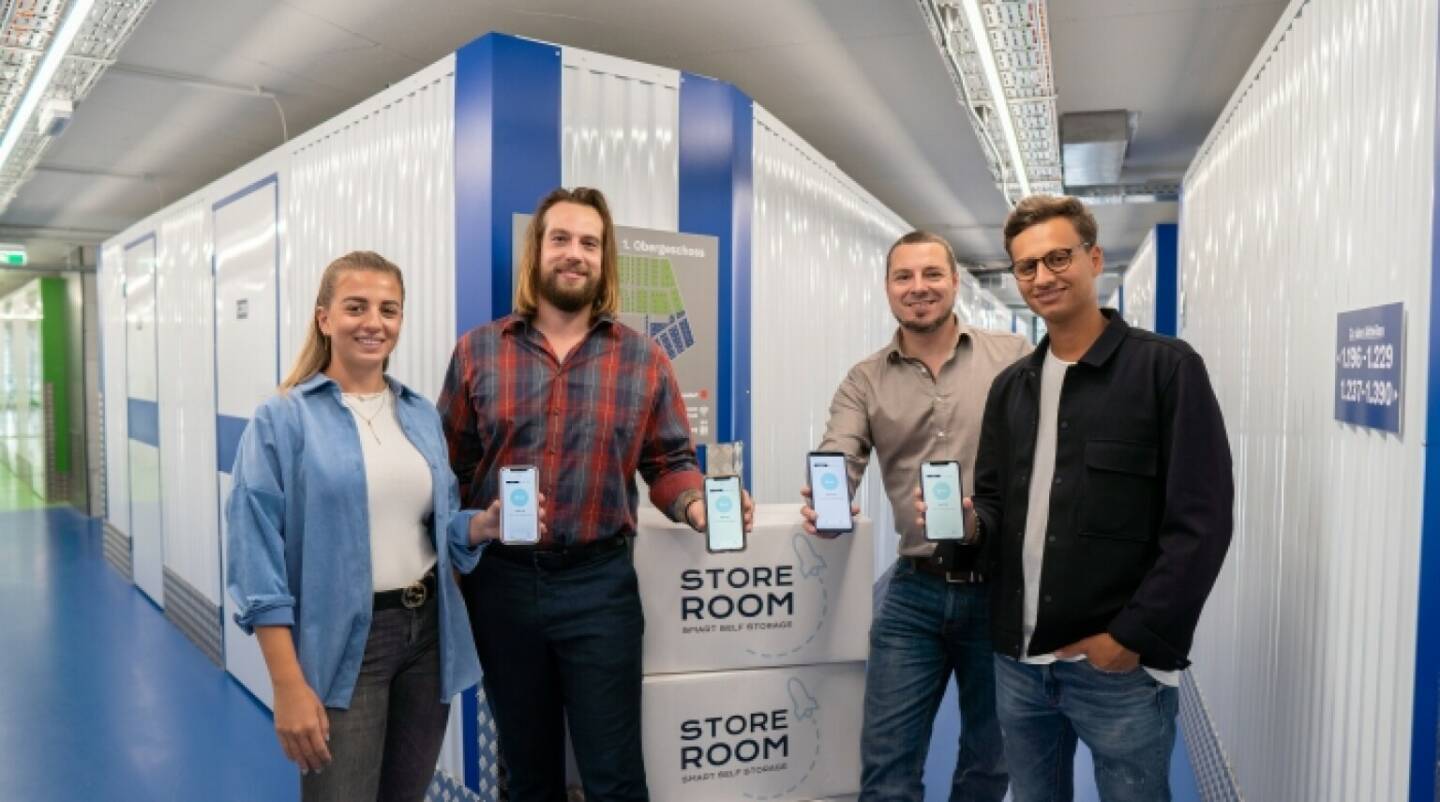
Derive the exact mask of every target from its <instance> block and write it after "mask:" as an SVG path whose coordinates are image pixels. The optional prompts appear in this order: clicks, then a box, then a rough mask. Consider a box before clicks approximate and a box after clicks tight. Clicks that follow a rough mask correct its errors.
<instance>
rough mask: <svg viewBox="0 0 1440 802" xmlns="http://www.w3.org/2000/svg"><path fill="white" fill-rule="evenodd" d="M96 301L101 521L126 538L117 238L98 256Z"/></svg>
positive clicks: (126, 433)
mask: <svg viewBox="0 0 1440 802" xmlns="http://www.w3.org/2000/svg"><path fill="white" fill-rule="evenodd" d="M96 284H97V285H98V286H97V288H98V292H97V293H96V294H97V296H98V301H99V304H100V309H99V312H100V333H101V341H102V343H103V348H104V352H103V358H104V362H103V363H102V364H101V370H102V371H104V379H103V381H104V385H105V386H104V394H105V399H104V400H105V408H104V414H105V500H106V508H105V520H106V521H107V522H108V523H109V524H110V525H111V526H112V527H114V528H115V529H117V530H119V531H121V532H124V533H125V534H126V535H128V534H130V467H129V460H127V459H126V454H127V453H128V451H127V446H128V444H129V442H130V428H129V426H128V424H127V421H128V418H129V406H128V404H127V403H126V395H125V386H126V375H125V246H124V243H123V242H121V241H120V239H119V238H118V237H117V238H115V239H114V240H111V241H110V242H107V243H106V244H105V247H104V249H103V250H102V251H101V254H100V270H99V275H98V277H97V281H96Z"/></svg>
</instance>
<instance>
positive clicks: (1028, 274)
mask: <svg viewBox="0 0 1440 802" xmlns="http://www.w3.org/2000/svg"><path fill="white" fill-rule="evenodd" d="M1089 247H1090V243H1088V242H1082V243H1080V244H1079V245H1074V246H1072V247H1069V248H1056V249H1055V250H1053V251H1051V252H1049V253H1047V254H1045V255H1044V256H1042V257H1040V258H1039V259H1021V260H1020V261H1018V262H1011V263H1010V272H1011V273H1014V274H1015V278H1016V280H1018V281H1031V280H1033V279H1034V278H1035V271H1036V269H1038V268H1039V267H1040V263H1041V262H1044V263H1045V268H1046V269H1047V270H1049V271H1050V272H1051V273H1057V274H1058V273H1064V272H1065V271H1066V270H1068V269H1070V262H1071V261H1073V260H1074V258H1075V252H1076V251H1078V250H1082V249H1087V248H1089Z"/></svg>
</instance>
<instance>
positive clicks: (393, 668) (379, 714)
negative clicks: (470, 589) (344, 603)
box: [300, 596, 450, 802]
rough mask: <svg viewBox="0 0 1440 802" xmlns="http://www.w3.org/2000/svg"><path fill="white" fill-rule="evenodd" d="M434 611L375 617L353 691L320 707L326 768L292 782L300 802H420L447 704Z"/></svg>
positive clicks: (431, 607) (430, 605)
mask: <svg viewBox="0 0 1440 802" xmlns="http://www.w3.org/2000/svg"><path fill="white" fill-rule="evenodd" d="M439 609H440V605H439V603H437V602H436V600H435V599H434V597H433V596H432V597H431V599H430V601H428V602H427V603H426V604H425V605H424V606H422V607H420V608H419V609H416V610H407V609H403V608H401V609H392V610H381V611H379V612H377V613H375V617H374V619H373V620H372V621H371V623H370V637H369V639H368V640H367V641H366V642H365V658H364V660H363V661H362V662H361V663H360V676H359V678H358V679H357V680H356V681H355V693H354V695H353V696H351V697H350V707H349V708H348V709H346V710H341V709H338V708H333V707H332V708H326V710H325V713H326V715H327V716H329V718H330V755H331V757H332V758H333V759H334V760H333V762H332V763H331V764H330V765H329V766H326V767H325V769H324V771H321V772H319V773H316V772H311V773H309V774H307V775H305V776H304V777H302V778H301V780H300V798H301V799H302V800H304V802H357V801H358V800H379V801H380V802H422V800H424V799H425V789H426V788H428V787H429V785H430V781H431V779H433V778H434V776H435V763H436V761H437V760H439V758H440V746H441V744H442V743H443V742H444V740H445V725H446V724H447V723H448V721H449V718H450V706H449V705H448V704H443V703H441V701H440V640H439V638H440V625H439V621H440V616H439Z"/></svg>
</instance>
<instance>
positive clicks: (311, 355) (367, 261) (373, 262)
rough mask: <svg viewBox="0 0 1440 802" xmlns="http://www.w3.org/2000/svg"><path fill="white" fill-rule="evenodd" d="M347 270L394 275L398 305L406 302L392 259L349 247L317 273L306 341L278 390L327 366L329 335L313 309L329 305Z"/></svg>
mask: <svg viewBox="0 0 1440 802" xmlns="http://www.w3.org/2000/svg"><path fill="white" fill-rule="evenodd" d="M347 270H373V271H375V272H376V273H384V274H386V275H388V276H390V277H391V278H393V279H395V283H396V284H399V285H400V306H401V308H404V306H405V276H404V275H402V274H401V273H400V268H398V267H396V266H395V263H394V262H391V261H390V260H389V259H386V258H385V257H383V256H381V255H380V254H378V253H376V252H374V251H351V252H350V253H347V254H345V255H344V256H342V257H340V258H339V259H336V260H335V261H333V262H331V263H330V264H329V265H327V266H326V267H325V272H324V273H323V274H322V275H321V276H320V290H319V292H318V293H316V295H315V309H314V310H313V311H312V312H311V313H310V330H309V332H307V333H306V335H305V344H304V345H303V346H301V347H300V354H299V356H296V357H295V364H294V366H292V367H291V368H290V373H289V375H287V376H286V377H285V380H284V381H282V382H280V392H282V393H283V392H286V391H288V390H289V389H290V388H292V387H294V386H295V385H297V384H300V383H302V382H304V381H305V380H306V379H308V378H310V377H311V376H314V375H315V374H317V373H320V372H321V371H323V370H325V369H326V368H328V367H330V336H329V335H327V334H325V333H324V332H322V331H320V321H319V319H317V318H316V316H315V312H318V311H319V310H321V309H328V308H329V307H330V302H331V301H333V300H335V285H336V284H338V283H339V282H340V274H341V273H344V272H345V271H347ZM389 367H390V358H389V357H386V358H385V368H386V369H388V368H389Z"/></svg>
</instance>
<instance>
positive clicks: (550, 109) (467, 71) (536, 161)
mask: <svg viewBox="0 0 1440 802" xmlns="http://www.w3.org/2000/svg"><path fill="white" fill-rule="evenodd" d="M558 186H560V48H558V47H555V46H553V45H547V44H542V43H539V42H532V41H529V40H526V39H519V38H516V37H514V36H507V35H504V34H498V33H492V34H487V35H485V36H483V37H481V38H479V39H476V40H475V41H473V42H471V43H470V44H468V45H466V46H464V47H462V48H461V49H460V50H459V51H458V52H457V53H456V63H455V304H456V305H455V324H456V326H457V328H458V330H459V332H461V333H463V332H466V331H469V330H470V329H472V328H474V327H476V326H478V325H481V324H483V323H488V322H489V321H491V320H494V319H495V318H497V317H501V316H503V315H506V314H508V313H509V312H510V308H511V295H512V292H513V288H512V286H511V285H512V282H511V275H510V274H511V259H512V258H513V257H512V251H513V247H514V243H512V242H511V239H512V238H513V235H512V234H511V226H512V221H513V219H514V216H515V215H516V214H529V213H531V212H534V211H535V206H536V204H537V203H539V201H540V198H542V197H543V196H544V195H545V194H546V193H548V192H549V191H550V190H552V189H555V188H556V187H558Z"/></svg>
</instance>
